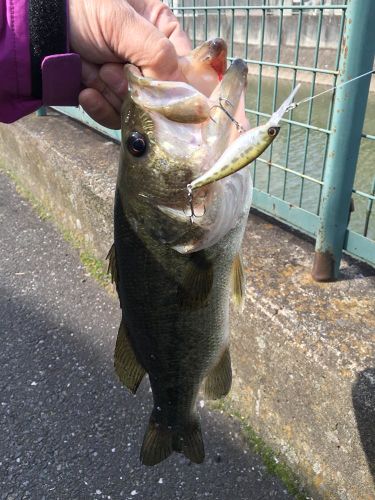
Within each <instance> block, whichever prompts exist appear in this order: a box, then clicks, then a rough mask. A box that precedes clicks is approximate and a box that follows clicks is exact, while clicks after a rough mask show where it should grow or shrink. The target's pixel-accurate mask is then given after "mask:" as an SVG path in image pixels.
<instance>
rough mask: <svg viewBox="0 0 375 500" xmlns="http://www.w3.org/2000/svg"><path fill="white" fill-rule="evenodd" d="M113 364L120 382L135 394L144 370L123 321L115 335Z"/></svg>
mask: <svg viewBox="0 0 375 500" xmlns="http://www.w3.org/2000/svg"><path fill="white" fill-rule="evenodd" d="M114 365H115V371H116V373H117V376H118V378H119V379H120V381H121V383H122V384H124V385H125V386H126V387H127V388H128V389H129V390H130V391H131V392H132V393H133V394H135V393H136V392H137V389H138V387H139V384H140V383H141V382H142V379H143V377H144V375H145V373H146V371H145V369H144V368H143V367H142V366H141V364H140V363H139V361H138V360H137V358H136V356H135V354H134V351H133V348H132V346H131V344H130V340H129V337H128V333H127V331H126V327H125V324H124V322H123V321H122V322H121V325H120V328H119V331H118V335H117V341H116V347H115V360H114Z"/></svg>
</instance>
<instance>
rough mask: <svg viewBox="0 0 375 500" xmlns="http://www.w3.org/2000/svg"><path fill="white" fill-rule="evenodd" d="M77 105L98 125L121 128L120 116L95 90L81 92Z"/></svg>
mask: <svg viewBox="0 0 375 500" xmlns="http://www.w3.org/2000/svg"><path fill="white" fill-rule="evenodd" d="M79 104H80V105H81V106H82V108H83V109H84V110H85V111H86V113H87V114H88V115H89V116H91V118H92V119H93V120H95V121H96V122H98V123H100V125H103V126H104V127H108V128H112V129H119V128H121V119H120V114H119V113H118V112H117V111H116V110H115V109H114V108H113V106H112V105H111V104H110V103H109V102H108V101H107V100H106V99H105V98H104V97H103V96H102V94H101V93H100V92H98V91H97V90H95V89H85V90H83V91H82V92H81V93H80V94H79Z"/></svg>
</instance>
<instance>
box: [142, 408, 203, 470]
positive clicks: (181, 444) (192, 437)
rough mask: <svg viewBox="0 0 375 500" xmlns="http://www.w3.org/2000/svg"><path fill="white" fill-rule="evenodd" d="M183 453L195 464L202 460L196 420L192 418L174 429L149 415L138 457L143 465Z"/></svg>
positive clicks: (201, 444) (199, 434)
mask: <svg viewBox="0 0 375 500" xmlns="http://www.w3.org/2000/svg"><path fill="white" fill-rule="evenodd" d="M173 451H177V452H179V453H183V454H184V455H185V456H186V458H188V459H189V460H191V461H192V462H194V463H196V464H201V463H202V462H203V460H204V443H203V437H202V431H201V427H200V423H199V421H198V420H194V421H193V422H191V423H190V424H188V425H187V426H186V427H185V428H184V429H182V430H179V431H174V430H173V429H168V428H165V427H164V426H162V425H160V424H158V423H157V422H155V421H154V420H153V418H152V417H151V420H150V423H149V425H148V427H147V430H146V433H145V436H144V438H143V443H142V448H141V455H140V459H141V462H142V463H143V464H144V465H156V464H158V463H160V462H162V461H163V460H165V459H166V458H168V457H169V455H171V454H172V452H173Z"/></svg>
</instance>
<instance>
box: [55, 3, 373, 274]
mask: <svg viewBox="0 0 375 500" xmlns="http://www.w3.org/2000/svg"><path fill="white" fill-rule="evenodd" d="M169 5H170V7H171V8H172V9H173V11H174V13H175V15H176V16H177V17H178V18H179V19H180V21H181V23H182V25H183V27H184V29H185V30H186V31H187V33H188V34H189V36H190V38H191V39H192V40H193V43H194V45H198V44H199V43H201V42H202V41H204V40H206V39H209V38H213V37H216V36H220V37H222V38H224V39H225V40H226V41H227V42H228V45H229V51H228V56H229V60H233V59H234V58H236V57H241V58H243V59H245V60H246V61H247V63H248V66H249V86H248V92H247V113H248V116H249V120H250V123H251V125H257V124H259V123H263V122H265V121H266V120H267V118H268V117H269V116H270V114H271V113H272V111H273V110H274V109H276V108H277V107H278V105H279V104H280V103H281V101H282V100H283V99H284V98H285V97H286V95H287V94H288V93H289V92H290V90H291V88H292V87H294V86H295V85H296V83H298V82H301V83H302V87H301V90H300V92H299V95H298V97H297V100H301V99H303V98H305V97H309V96H314V95H316V94H317V93H318V92H320V91H322V90H324V89H327V88H329V87H334V86H336V85H337V84H340V83H342V82H344V81H347V80H348V79H350V78H353V77H355V76H358V75H359V74H362V73H365V72H367V71H370V70H371V69H372V68H373V62H374V51H375V30H374V28H373V26H372V23H373V19H375V0H342V1H341V0H331V1H329V0H237V1H235V0H233V2H230V0H219V2H218V1H217V0H215V1H213V0H171V1H170V2H169ZM373 80H375V79H373ZM370 81H371V76H368V77H366V78H363V79H360V80H357V81H355V82H353V83H351V84H349V85H346V86H345V87H341V88H339V89H338V90H337V91H336V93H328V94H325V95H324V96H322V97H318V98H317V99H315V100H310V101H309V102H307V103H305V104H301V105H300V106H299V107H298V108H296V109H295V110H293V111H291V112H290V113H289V116H286V117H285V119H284V124H283V126H282V132H281V133H280V135H279V137H278V139H277V141H275V142H274V143H273V145H272V146H271V147H270V148H269V149H268V150H267V151H266V152H265V153H264V154H263V155H262V157H260V158H259V159H258V160H257V161H256V162H254V163H253V165H252V167H251V168H252V173H253V180H254V202H253V206H254V207H255V208H257V209H258V210H260V211H262V212H264V213H266V214H268V215H271V216H273V217H275V218H277V219H279V220H281V221H283V222H284V223H286V224H288V225H290V226H292V227H294V228H297V229H299V230H300V231H302V232H304V233H306V234H308V235H310V236H312V237H314V238H315V239H316V253H315V263H314V270H313V275H314V277H315V278H316V279H318V280H329V279H333V278H334V277H337V273H338V267H339V263H340V259H341V253H342V251H343V250H344V251H345V252H347V253H349V254H351V255H353V256H355V257H358V258H360V259H362V260H364V261H367V262H368V263H370V264H372V265H375V213H374V212H375V208H374V205H375V204H374V200H375V166H374V165H375V161H374V158H375V93H374V94H372V93H370V94H369V86H370ZM372 84H373V85H374V84H375V81H374V82H373V83H372ZM374 87H375V85H374ZM373 90H375V88H373ZM369 96H370V97H369ZM368 97H369V101H368ZM367 101H368V105H367ZM366 109H367V111H366ZM64 112H66V109H65V110H64ZM68 113H69V114H71V115H72V113H73V116H74V117H76V118H77V115H80V116H79V118H80V119H83V120H84V121H86V122H87V121H89V123H90V125H95V124H94V123H93V122H92V121H90V120H87V118H86V117H83V115H82V112H81V111H77V110H71V109H69V110H68ZM364 123H365V128H364V129H363V124H364ZM102 131H103V129H102ZM105 132H106V133H107V134H108V135H110V136H111V137H113V138H116V139H118V135H117V134H118V133H117V132H113V131H107V130H106V131H105ZM358 157H359V160H358V168H357V169H356V166H357V158H358ZM356 172H357V175H355V174H356ZM353 205H354V212H352V213H351V208H353ZM349 219H350V221H349Z"/></svg>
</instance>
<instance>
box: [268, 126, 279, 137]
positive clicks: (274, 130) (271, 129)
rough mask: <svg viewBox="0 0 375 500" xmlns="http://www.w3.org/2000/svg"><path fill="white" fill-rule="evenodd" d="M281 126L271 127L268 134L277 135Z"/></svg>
mask: <svg viewBox="0 0 375 500" xmlns="http://www.w3.org/2000/svg"><path fill="white" fill-rule="evenodd" d="M279 130H280V127H270V128H269V129H268V135H269V136H270V137H276V136H277V134H278V133H279Z"/></svg>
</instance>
